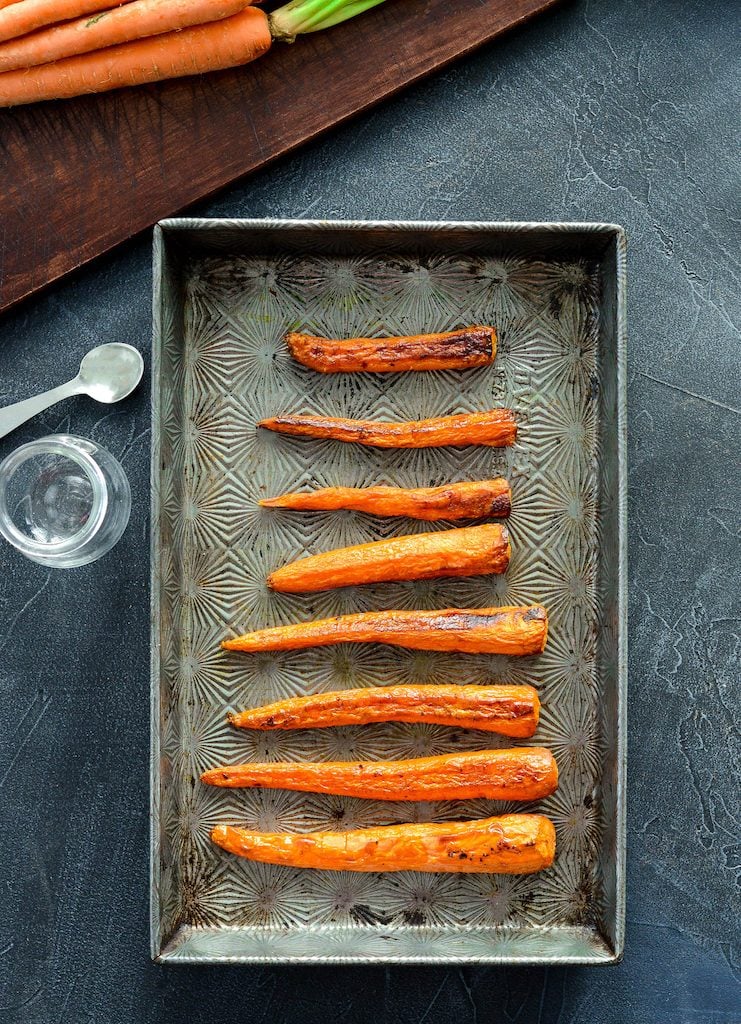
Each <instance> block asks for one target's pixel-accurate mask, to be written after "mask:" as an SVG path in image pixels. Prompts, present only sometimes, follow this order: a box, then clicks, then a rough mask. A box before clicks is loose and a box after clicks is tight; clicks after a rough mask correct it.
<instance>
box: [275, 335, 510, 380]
mask: <svg viewBox="0 0 741 1024" xmlns="http://www.w3.org/2000/svg"><path fill="white" fill-rule="evenodd" d="M285 337H286V344H287V345H288V347H289V349H290V350H291V355H292V356H293V358H294V359H297V360H298V362H300V363H303V364H304V366H308V367H309V368H310V369H312V370H319V372H320V373H340V372H344V373H347V372H353V371H358V370H365V371H369V372H371V373H390V372H398V371H400V370H461V369H465V368H467V367H473V366H487V365H488V364H489V363H491V362H492V360H493V359H494V355H495V353H496V350H497V336H496V332H495V330H494V328H493V327H462V328H461V329H460V330H457V331H446V332H444V333H442V334H414V335H408V336H404V337H393V338H343V339H341V340H336V341H333V340H330V339H329V338H315V337H313V336H312V335H311V334H299V333H298V332H296V331H289V333H288V334H286V336H285Z"/></svg>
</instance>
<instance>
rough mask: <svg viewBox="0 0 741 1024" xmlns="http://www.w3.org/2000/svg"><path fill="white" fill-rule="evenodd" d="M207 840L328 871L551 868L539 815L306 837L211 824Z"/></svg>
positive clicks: (548, 828)
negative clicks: (212, 827)
mask: <svg viewBox="0 0 741 1024" xmlns="http://www.w3.org/2000/svg"><path fill="white" fill-rule="evenodd" d="M211 839H212V840H213V842H214V843H216V845H217V846H220V847H221V848H222V849H224V850H227V851H228V852H229V853H235V854H236V855H237V856H238V857H246V858H247V859H248V860H256V861H262V862H263V863H265V864H286V865H288V866H289V867H295V868H320V869H322V868H323V869H329V870H334V871H446V872H456V873H464V872H465V873H472V872H487V873H494V874H507V875H527V874H532V873H533V872H535V871H542V869H543V868H548V867H550V866H551V864H552V863H553V858H554V856H555V852H556V831H555V829H554V827H553V824H552V823H551V822H550V821H549V819H548V818H545V817H543V815H541V814H506V815H503V816H502V817H500V818H483V819H479V820H478V821H461V822H444V823H442V824H438V823H436V822H434V823H433V822H422V823H419V824H418V823H414V824H408V825H381V826H377V827H376V828H364V829H353V830H351V831H347V832H310V833H308V834H306V833H304V834H302V833H292V832H251V831H248V830H247V829H243V828H234V827H233V826H232V825H217V826H216V827H215V828H214V829H213V830H212V831H211Z"/></svg>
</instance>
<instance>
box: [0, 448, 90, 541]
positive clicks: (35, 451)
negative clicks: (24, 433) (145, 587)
mask: <svg viewBox="0 0 741 1024" xmlns="http://www.w3.org/2000/svg"><path fill="white" fill-rule="evenodd" d="M79 442H82V443H83V444H87V443H94V442H86V441H85V440H84V438H77V437H75V436H74V435H72V434H50V435H49V436H48V437H41V438H38V439H37V440H36V441H29V442H28V443H27V444H22V445H21V446H20V447H19V448H16V449H15V451H13V452H11V453H10V455H8V456H6V458H5V459H3V461H2V462H1V463H0V534H2V535H3V537H5V539H6V540H7V541H8V543H10V544H12V545H13V547H15V548H17V549H18V551H20V552H22V553H23V554H34V555H43V556H47V557H49V556H53V555H69V554H70V553H72V552H73V551H76V550H77V549H78V548H80V547H82V546H83V544H86V543H87V542H88V541H89V540H90V539H91V538H92V537H94V536H95V534H96V533H97V532H98V530H99V529H100V527H101V525H102V523H103V520H104V519H105V515H106V512H107V510H108V487H107V485H106V479H105V476H104V474H103V470H102V469H101V468H100V466H99V465H98V463H97V462H96V461H95V459H94V458H93V457H92V455H90V454H89V453H88V452H86V451H85V450H84V449H81V448H80V447H78V443H79ZM40 455H58V456H60V457H62V458H66V459H69V460H70V461H71V462H74V463H76V465H78V466H79V467H80V469H82V471H83V472H84V473H85V476H86V477H87V479H88V480H89V481H90V485H91V487H92V491H93V494H92V508H91V510H90V516H89V518H88V520H87V522H86V523H85V524H84V526H83V527H82V528H81V529H80V530H78V532H77V533H75V534H73V536H71V537H68V538H67V539H66V540H63V541H57V542H46V541H39V540H34V538H33V537H29V536H28V534H26V533H23V532H22V531H21V530H19V529H18V527H17V526H16V525H15V523H14V522H13V521H12V519H11V517H10V513H9V511H8V502H7V488H8V483H9V482H10V480H11V479H12V477H13V476H14V475H15V473H16V472H17V471H18V469H19V468H20V467H21V466H22V465H23V463H24V462H28V460H29V459H32V458H35V457H37V456H40Z"/></svg>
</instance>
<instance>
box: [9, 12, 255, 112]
mask: <svg viewBox="0 0 741 1024" xmlns="http://www.w3.org/2000/svg"><path fill="white" fill-rule="evenodd" d="M20 2H21V3H25V2H28V3H30V2H31V0H20ZM270 45H271V36H270V29H269V26H268V19H267V16H266V15H265V14H264V13H263V12H262V11H259V10H257V9H256V8H254V7H247V8H246V9H245V10H244V11H241V12H240V13H239V14H235V15H233V16H232V17H231V18H224V19H223V20H222V21H217V22H214V23H212V24H209V25H197V26H193V27H191V28H184V29H182V30H181V31H179V32H167V33H165V34H164V35H161V36H154V37H152V38H150V39H138V40H136V41H135V42H131V43H122V44H121V45H120V46H111V47H108V48H107V49H105V50H98V51H96V52H95V53H89V54H81V55H80V56H77V57H68V58H66V59H65V60H60V61H56V62H55V63H53V64H42V65H40V66H39V67H38V68H35V69H34V70H33V71H32V72H29V71H6V72H4V73H3V74H0V107H9V106H14V105H16V104H19V103H33V102H35V101H36V100H48V99H61V98H64V97H69V96H79V95H81V94H83V93H91V92H105V91H106V90H108V89H118V88H120V87H122V86H128V85H140V84H142V83H144V82H157V81H160V80H161V79H164V78H178V77H181V76H183V75H195V74H199V73H201V72H204V71H215V70H217V69H219V68H229V67H235V66H236V65H239V64H247V63H248V62H249V61H251V60H255V59H256V58H257V57H260V56H261V55H262V54H263V53H265V52H267V50H269V49H270Z"/></svg>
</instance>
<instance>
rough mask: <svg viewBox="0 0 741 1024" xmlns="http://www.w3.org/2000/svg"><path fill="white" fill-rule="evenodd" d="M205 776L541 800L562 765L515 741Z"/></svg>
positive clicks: (315, 787) (300, 786) (231, 783)
mask: <svg viewBox="0 0 741 1024" xmlns="http://www.w3.org/2000/svg"><path fill="white" fill-rule="evenodd" d="M201 781H202V782H205V783H207V784H208V785H210V786H220V787H224V788H227V789H245V788H247V789H252V788H255V787H265V788H268V789H292V790H298V791H300V792H304V793H335V794H337V795H339V796H359V797H368V798H370V799H375V800H478V799H486V800H538V799H540V798H541V797H546V796H549V795H550V794H551V793H553V792H555V790H556V788H557V786H558V767H557V765H556V761H555V758H554V757H553V754H552V753H551V752H550V750H546V749H545V747H512V748H510V749H505V750H473V751H465V752H462V753H458V754H437V755H436V756H434V757H415V758H412V759H411V760H408V761H317V762H311V761H293V762H285V761H278V762H274V761H270V762H266V763H264V764H261V763H259V762H250V763H249V764H235V765H223V766H221V767H219V768H212V769H211V770H210V771H207V772H204V773H203V774H202V775H201Z"/></svg>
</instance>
